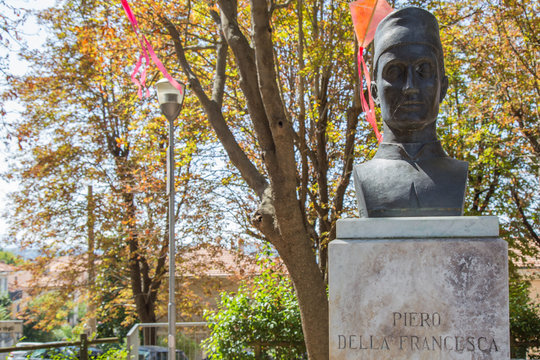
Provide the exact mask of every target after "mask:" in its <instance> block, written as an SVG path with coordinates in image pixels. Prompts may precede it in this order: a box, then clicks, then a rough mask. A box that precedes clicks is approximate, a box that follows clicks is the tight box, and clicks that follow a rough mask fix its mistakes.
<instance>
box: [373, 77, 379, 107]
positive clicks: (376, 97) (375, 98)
mask: <svg viewBox="0 0 540 360" xmlns="http://www.w3.org/2000/svg"><path fill="white" fill-rule="evenodd" d="M371 96H372V97H373V100H375V104H377V106H379V93H378V89H377V84H375V82H372V83H371Z"/></svg>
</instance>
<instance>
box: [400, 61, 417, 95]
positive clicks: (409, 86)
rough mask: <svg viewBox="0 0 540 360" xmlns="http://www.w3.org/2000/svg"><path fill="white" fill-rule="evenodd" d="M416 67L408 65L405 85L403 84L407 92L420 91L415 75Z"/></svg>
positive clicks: (404, 90) (414, 92)
mask: <svg viewBox="0 0 540 360" xmlns="http://www.w3.org/2000/svg"><path fill="white" fill-rule="evenodd" d="M414 75H415V72H414V67H413V66H408V67H407V77H406V78H405V85H404V86H403V92H404V93H405V94H416V93H417V92H418V87H417V86H416V79H415V77H414Z"/></svg>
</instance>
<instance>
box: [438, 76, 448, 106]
mask: <svg viewBox="0 0 540 360" xmlns="http://www.w3.org/2000/svg"><path fill="white" fill-rule="evenodd" d="M447 90H448V76H446V75H444V76H443V78H442V81H441V97H440V98H439V102H442V101H443V100H444V97H445V96H446V91H447Z"/></svg>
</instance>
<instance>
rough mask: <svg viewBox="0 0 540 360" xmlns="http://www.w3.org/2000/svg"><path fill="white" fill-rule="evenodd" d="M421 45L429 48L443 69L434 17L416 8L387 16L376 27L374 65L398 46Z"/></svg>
mask: <svg viewBox="0 0 540 360" xmlns="http://www.w3.org/2000/svg"><path fill="white" fill-rule="evenodd" d="M407 44H423V45H428V46H431V47H432V48H433V49H434V50H435V52H436V54H437V57H438V59H439V60H440V64H439V65H440V66H441V67H444V63H443V49H442V44H441V38H440V36H439V24H438V22H437V19H436V18H435V16H434V15H433V14H432V13H430V12H429V11H427V10H424V9H421V8H418V7H406V8H404V9H400V10H396V11H393V12H391V13H390V14H388V15H387V16H386V17H385V18H384V19H383V20H382V21H381V22H380V23H379V25H378V26H377V30H376V31H375V39H374V52H375V55H374V62H373V63H374V64H375V69H376V68H377V62H378V61H379V57H380V56H381V55H382V54H383V53H384V52H385V51H387V50H389V49H390V48H392V47H394V46H398V45H407Z"/></svg>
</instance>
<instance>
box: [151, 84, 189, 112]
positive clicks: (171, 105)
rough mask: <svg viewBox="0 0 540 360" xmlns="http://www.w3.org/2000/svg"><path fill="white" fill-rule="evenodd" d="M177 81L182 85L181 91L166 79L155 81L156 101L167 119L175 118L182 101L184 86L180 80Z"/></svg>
mask: <svg viewBox="0 0 540 360" xmlns="http://www.w3.org/2000/svg"><path fill="white" fill-rule="evenodd" d="M178 83H179V84H180V86H181V87H182V91H180V90H178V89H177V88H175V87H174V86H173V85H172V84H171V83H170V82H169V80H167V79H161V80H159V81H158V82H157V83H156V90H157V95H158V102H159V105H160V107H161V111H162V112H163V115H165V117H166V118H167V119H168V120H174V119H176V117H177V116H178V114H180V110H181V109H182V103H183V102H184V94H185V89H186V86H185V85H184V84H183V83H181V82H178Z"/></svg>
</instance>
